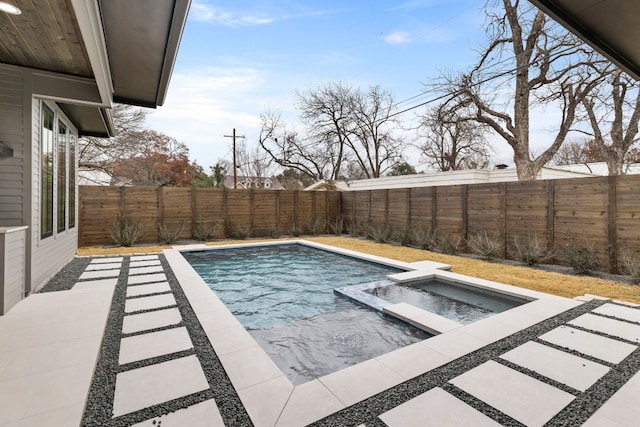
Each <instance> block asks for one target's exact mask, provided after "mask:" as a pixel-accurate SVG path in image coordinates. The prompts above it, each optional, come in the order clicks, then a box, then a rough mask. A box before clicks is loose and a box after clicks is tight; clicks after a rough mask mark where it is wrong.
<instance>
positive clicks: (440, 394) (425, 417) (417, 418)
mask: <svg viewBox="0 0 640 427" xmlns="http://www.w3.org/2000/svg"><path fill="white" fill-rule="evenodd" d="M378 418H380V419H381V420H382V421H383V422H384V423H385V424H386V425H388V426H389V427H441V426H447V427H468V426H474V427H499V426H500V424H498V423H497V422H495V421H493V420H492V419H491V418H489V417H487V416H486V415H484V414H483V413H481V412H479V411H477V410H476V409H474V408H472V407H471V406H469V405H467V404H466V403H464V402H463V401H461V400H459V399H458V398H456V397H454V396H452V395H450V394H449V393H447V392H446V391H444V390H443V389H441V388H434V389H431V390H429V391H428V392H426V393H423V394H421V395H420V396H418V397H416V398H413V399H411V400H409V401H407V402H405V403H403V404H402V405H400V406H396V407H395V408H393V409H392V410H390V411H387V412H385V413H384V414H382V415H380V416H379V417H378Z"/></svg>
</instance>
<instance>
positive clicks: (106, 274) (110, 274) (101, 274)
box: [79, 269, 120, 280]
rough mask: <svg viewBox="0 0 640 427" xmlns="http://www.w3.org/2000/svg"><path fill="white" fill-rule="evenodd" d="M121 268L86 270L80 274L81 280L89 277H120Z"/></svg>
mask: <svg viewBox="0 0 640 427" xmlns="http://www.w3.org/2000/svg"><path fill="white" fill-rule="evenodd" d="M119 275H120V270H119V269H118V270H99V271H85V272H84V273H82V274H81V275H80V278H79V279H80V280H88V279H105V278H107V277H118V276H119Z"/></svg>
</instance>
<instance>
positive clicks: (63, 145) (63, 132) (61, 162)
mask: <svg viewBox="0 0 640 427" xmlns="http://www.w3.org/2000/svg"><path fill="white" fill-rule="evenodd" d="M57 146H58V159H57V163H58V185H57V187H58V194H57V205H58V233H60V232H62V231H64V230H66V229H67V227H66V225H67V215H66V213H67V127H66V126H65V124H64V123H62V122H61V121H58V141H57Z"/></svg>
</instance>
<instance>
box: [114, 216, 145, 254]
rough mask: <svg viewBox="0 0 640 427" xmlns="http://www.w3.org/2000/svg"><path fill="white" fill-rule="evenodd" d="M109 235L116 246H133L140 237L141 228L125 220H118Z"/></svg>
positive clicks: (133, 222) (135, 223)
mask: <svg viewBox="0 0 640 427" xmlns="http://www.w3.org/2000/svg"><path fill="white" fill-rule="evenodd" d="M109 231H110V232H109V234H110V236H111V238H112V239H113V241H114V242H115V243H116V244H117V245H118V246H125V247H130V246H133V245H134V243H135V242H136V240H138V238H139V237H140V236H141V235H142V226H141V225H140V224H138V223H137V222H135V221H132V220H130V219H127V218H123V219H120V220H118V222H116V223H115V224H113V225H112V226H111V229H110V230H109Z"/></svg>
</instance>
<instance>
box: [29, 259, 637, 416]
mask: <svg viewBox="0 0 640 427" xmlns="http://www.w3.org/2000/svg"><path fill="white" fill-rule="evenodd" d="M159 258H160V260H161V263H162V266H163V268H164V271H165V274H166V275H167V279H168V282H169V285H170V287H171V291H172V293H173V294H174V297H175V299H176V301H177V304H178V308H179V310H180V313H181V315H182V319H183V321H182V322H181V323H180V325H178V326H184V327H186V328H187V330H188V332H189V335H190V337H191V340H192V342H193V344H194V349H193V350H188V351H184V352H180V353H175V354H171V355H166V356H162V357H158V358H154V359H151V360H145V361H141V362H135V363H131V364H128V365H124V366H119V365H118V355H119V351H120V340H121V339H122V338H123V337H125V336H127V335H123V334H122V333H121V330H122V320H123V317H124V304H125V296H126V281H127V273H128V269H129V259H130V258H129V257H124V261H123V264H122V271H121V273H120V276H119V278H118V283H117V285H116V288H115V292H114V296H113V301H112V305H111V311H110V313H109V317H108V320H107V327H106V330H105V335H104V338H103V343H102V348H101V351H100V354H99V358H98V362H97V367H96V372H95V375H94V379H93V383H92V385H91V389H90V392H89V397H88V400H87V404H86V408H85V413H84V416H83V420H82V425H83V426H116V427H120V426H123V427H124V426H130V425H132V424H135V423H137V422H141V421H144V420H148V419H151V418H154V417H157V416H160V415H163V414H168V413H170V412H174V411H176V410H178V409H182V408H186V407H188V406H191V405H193V404H196V403H199V402H202V401H205V400H208V399H212V398H213V399H215V401H216V403H217V405H218V408H219V410H220V414H221V416H222V418H223V420H224V422H225V425H228V426H251V425H252V423H251V421H250V419H249V416H248V414H247V412H246V410H245V408H244V407H243V406H242V403H241V402H240V399H239V397H238V395H237V393H236V392H235V390H234V388H233V386H232V385H231V382H230V380H229V378H228V377H227V375H226V373H225V371H224V369H223V367H222V365H221V363H220V360H219V359H218V357H217V356H216V354H215V352H214V350H213V348H212V347H211V344H210V342H209V340H208V338H207V336H206V334H205V333H204V330H203V329H202V327H201V325H200V324H199V322H198V320H197V318H196V316H195V313H194V312H193V310H192V308H191V306H190V305H189V302H188V300H187V299H186V297H185V295H184V293H183V292H182V288H181V287H180V286H179V284H178V282H177V280H176V278H175V275H174V274H173V272H172V271H171V269H170V268H169V265H168V263H167V262H166V259H165V258H164V256H162V255H160V256H159ZM89 262H90V258H76V259H75V260H73V261H72V262H71V263H70V264H69V265H67V266H66V267H65V268H64V269H63V270H62V271H61V272H60V273H58V274H57V275H56V276H55V277H54V278H53V279H52V280H51V281H50V282H49V283H48V284H47V285H46V286H45V287H44V288H43V289H42V290H41V292H51V291H56V290H64V289H69V288H70V287H71V286H72V285H73V283H75V281H76V280H77V278H78V277H79V275H80V274H81V273H82V272H83V271H84V269H85V268H86V266H87V265H88V263H89ZM605 302H608V301H591V302H588V303H585V304H583V305H581V306H579V307H576V308H574V309H572V310H569V311H566V312H564V313H561V314H560V315H557V316H555V317H553V318H551V319H548V320H545V321H543V322H540V323H538V324H536V325H534V326H532V327H530V328H527V329H525V330H522V331H520V332H517V333H515V334H513V335H511V336H509V337H507V338H504V339H502V340H500V341H497V342H495V343H493V344H490V345H488V346H486V347H484V348H482V349H479V350H477V351H475V352H472V353H470V354H467V355H465V356H463V357H461V358H459V359H456V360H454V361H452V362H450V363H448V364H446V365H444V366H442V367H440V368H436V369H434V370H431V371H429V372H427V373H425V374H423V375H420V376H418V377H416V378H413V379H411V380H408V381H406V382H404V383H402V384H399V385H398V386H396V387H393V388H391V389H388V390H385V391H383V392H381V393H379V394H377V395H375V396H372V397H371V398H368V399H366V400H364V401H362V402H359V403H356V404H355V405H352V406H350V407H348V408H345V409H343V410H342V411H339V412H337V413H335V414H333V415H330V416H328V417H326V418H324V419H322V420H319V421H317V422H316V423H314V424H313V425H314V426H336V427H337V426H340V427H342V426H358V425H360V424H363V423H364V424H366V426H367V427H373V426H380V427H382V426H384V424H383V423H382V422H381V421H380V419H379V418H378V416H379V415H381V414H383V413H385V412H387V411H389V410H391V409H393V408H394V407H396V406H398V405H400V404H402V403H404V402H406V401H408V400H410V399H413V398H415V397H417V396H419V395H420V394H422V393H425V392H427V391H428V390H431V389H433V388H435V387H441V388H443V389H444V390H446V391H447V392H448V393H450V394H452V395H453V396H455V397H457V398H459V399H460V400H462V401H463V402H465V403H467V404H468V405H470V406H472V407H473V408H475V409H476V410H478V411H480V412H482V413H483V414H485V415H486V416H488V417H490V418H492V419H493V420H495V421H496V422H498V423H500V424H502V425H505V426H519V427H520V426H522V424H521V423H519V422H518V421H516V420H514V419H513V418H511V417H509V416H508V415H506V414H504V413H502V412H500V411H498V410H496V409H495V408H492V407H491V406H489V405H487V404H486V403H484V402H482V401H481V400H479V399H477V398H475V397H473V396H471V395H469V394H468V393H466V392H464V391H463V390H460V389H458V388H457V387H455V386H454V385H452V384H450V383H449V381H450V380H451V379H453V378H455V377H457V376H459V375H461V374H463V373H464V372H466V371H469V370H470V369H472V368H474V367H476V366H479V365H481V364H482V363H485V362H487V361H489V360H494V361H496V362H498V363H501V364H503V365H506V366H508V367H510V368H512V369H516V370H518V371H520V372H523V373H525V374H527V375H530V376H532V377H534V378H537V379H539V380H541V381H544V382H546V383H548V384H550V385H552V386H554V387H557V388H560V389H562V390H564V391H565V392H568V393H571V394H573V395H574V396H576V398H575V399H574V401H573V402H572V403H571V404H569V405H568V406H567V407H566V408H564V409H563V410H562V411H561V412H560V413H559V414H557V415H556V416H555V417H554V418H552V419H551V420H550V421H549V422H548V423H547V425H548V426H566V425H580V424H582V423H584V422H585V421H586V420H587V419H588V418H589V417H590V416H591V415H593V413H594V412H595V411H596V410H597V409H599V408H600V407H601V406H602V404H603V403H604V402H606V400H608V399H609V398H610V397H611V396H612V395H613V394H614V393H615V392H616V391H617V390H618V389H619V388H620V387H621V386H622V385H624V384H625V383H626V382H627V381H628V380H629V379H630V378H631V377H632V376H633V375H635V373H637V372H638V371H639V370H640V350H636V351H635V352H633V353H632V354H631V355H630V356H629V357H627V358H626V359H625V360H624V361H623V362H622V363H620V364H618V365H612V364H606V363H603V362H602V361H600V360H596V359H593V358H591V357H589V356H586V355H583V354H580V353H577V352H575V351H570V350H568V349H563V348H560V347H558V346H554V345H552V344H549V343H547V342H544V344H545V345H548V346H549V345H550V346H552V347H556V348H559V349H562V350H563V351H567V352H569V353H572V354H576V355H579V356H581V357H584V358H586V359H590V360H594V361H597V362H598V363H601V364H605V365H607V366H609V367H610V368H611V370H610V372H609V373H608V374H607V375H605V376H604V377H602V378H601V379H600V380H599V381H598V382H596V383H595V384H594V385H593V386H592V387H591V388H589V389H588V390H586V391H585V392H579V391H577V390H573V389H571V388H570V387H567V386H565V385H561V384H558V383H556V382H555V381H552V380H550V379H547V378H545V377H542V376H541V375H538V374H536V373H535V372H532V371H529V370H527V369H524V368H522V367H519V366H517V365H515V364H512V363H509V362H506V361H504V360H502V359H499V356H500V355H501V354H503V353H505V352H507V351H509V350H512V349H513V348H515V347H518V346H519V345H522V344H524V343H525V342H527V341H537V340H538V337H540V336H541V335H543V334H545V333H546V332H548V331H550V330H552V329H554V328H556V327H558V326H561V325H564V324H565V323H567V322H569V321H571V320H573V319H575V318H576V317H579V316H581V315H582V314H584V313H587V312H589V311H591V310H593V309H595V308H596V307H598V306H600V305H602V304H604V303H605ZM594 314H595V313H594ZM175 326H176V325H173V326H171V327H175ZM162 329H163V328H160V329H157V330H162ZM589 332H591V333H596V332H593V331H589ZM132 335H135V334H132ZM599 335H603V336H607V335H605V334H599ZM610 338H612V337H610ZM613 338H615V337H613ZM615 339H618V340H620V339H619V338H615ZM620 341H623V340H620ZM633 344H636V345H637V344H638V343H633ZM192 354H195V355H196V356H197V357H198V360H199V361H200V364H201V366H202V368H203V371H204V373H205V375H206V377H207V380H208V382H209V385H210V388H209V389H208V390H205V391H202V392H199V393H195V394H192V395H189V396H185V397H181V398H179V399H175V400H173V401H170V402H165V403H163V404H160V405H156V406H153V407H151V408H145V409H142V410H140V411H137V412H134V413H131V414H126V415H123V416H120V417H117V418H112V415H113V414H112V408H113V397H114V392H115V379H116V375H117V374H118V373H120V372H124V371H127V370H130V369H134V368H139V367H142V366H147V365H149V364H155V363H160V362H163V361H166V360H172V359H176V358H178V357H184V356H188V355H192Z"/></svg>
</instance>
